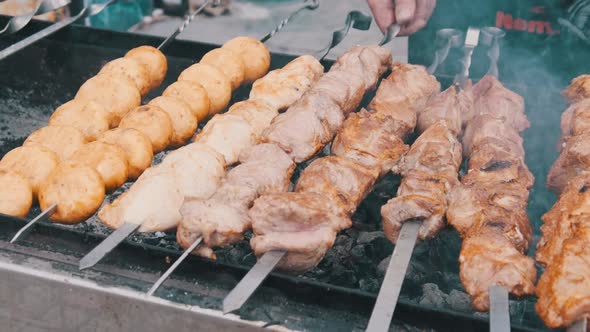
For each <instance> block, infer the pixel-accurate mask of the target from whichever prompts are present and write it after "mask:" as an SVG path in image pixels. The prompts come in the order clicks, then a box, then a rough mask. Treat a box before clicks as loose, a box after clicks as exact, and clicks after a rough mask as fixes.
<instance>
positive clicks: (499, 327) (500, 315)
mask: <svg viewBox="0 0 590 332" xmlns="http://www.w3.org/2000/svg"><path fill="white" fill-rule="evenodd" d="M509 305H510V303H509V302H508V290H506V288H504V287H502V286H498V285H493V286H492V287H490V332H510V308H509Z"/></svg>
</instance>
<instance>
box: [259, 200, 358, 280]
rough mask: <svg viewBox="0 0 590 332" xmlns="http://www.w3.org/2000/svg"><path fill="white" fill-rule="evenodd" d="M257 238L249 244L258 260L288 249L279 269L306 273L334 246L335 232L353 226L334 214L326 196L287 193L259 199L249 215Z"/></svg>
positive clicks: (345, 217)
mask: <svg viewBox="0 0 590 332" xmlns="http://www.w3.org/2000/svg"><path fill="white" fill-rule="evenodd" d="M248 215H249V217H250V219H251V220H252V229H253V230H254V234H256V236H254V237H253V238H252V240H251V241H250V245H251V246H252V249H253V250H254V253H255V254H256V256H257V257H260V256H262V255H263V254H264V253H265V252H267V251H270V250H287V251H288V253H287V254H286V255H285V257H284V258H283V259H282V260H281V261H280V262H279V264H278V268H279V269H281V270H284V271H288V272H292V273H303V272H306V271H308V270H310V269H312V268H313V267H315V266H316V265H317V264H318V263H319V262H320V261H321V260H322V258H323V257H324V255H325V253H326V251H327V250H328V249H329V248H330V247H332V245H333V244H334V241H335V239H336V229H337V228H339V227H340V225H351V224H352V222H351V221H350V218H349V217H348V216H346V215H342V214H340V213H339V211H335V209H334V203H333V202H332V201H331V200H330V199H329V198H327V197H326V196H325V195H322V194H317V193H312V192H286V193H285V192H284V193H275V194H267V195H263V196H261V197H260V198H258V199H257V200H256V201H255V202H254V206H253V207H252V208H251V209H250V211H249V213H248Z"/></svg>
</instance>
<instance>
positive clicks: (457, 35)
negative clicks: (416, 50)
mask: <svg viewBox="0 0 590 332" xmlns="http://www.w3.org/2000/svg"><path fill="white" fill-rule="evenodd" d="M462 36H463V33H461V31H459V30H457V29H440V30H438V31H437V32H436V45H437V48H436V51H435V52H434V60H433V62H432V64H431V65H430V66H429V67H428V73H429V74H434V72H435V71H436V70H437V69H438V66H440V65H441V64H442V63H443V62H444V61H445V60H446V59H447V56H448V55H449V51H450V50H451V48H452V47H459V46H461V42H462V38H461V37H462Z"/></svg>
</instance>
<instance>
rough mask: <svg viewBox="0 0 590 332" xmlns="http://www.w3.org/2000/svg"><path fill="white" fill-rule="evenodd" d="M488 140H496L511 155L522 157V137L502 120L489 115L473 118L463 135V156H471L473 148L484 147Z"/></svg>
mask: <svg viewBox="0 0 590 332" xmlns="http://www.w3.org/2000/svg"><path fill="white" fill-rule="evenodd" d="M490 139H496V142H500V143H499V144H502V146H504V149H505V150H507V151H510V152H511V153H512V154H513V155H518V156H524V147H523V140H522V137H520V135H519V134H518V132H517V131H516V130H515V129H513V128H512V127H511V126H510V125H508V124H507V123H506V122H504V121H503V120H502V119H498V118H494V117H493V116H490V115H479V116H476V117H474V118H473V119H472V120H471V121H470V122H469V124H468V125H467V127H466V128H465V133H464V134H463V139H462V142H463V156H465V157H469V156H471V155H472V154H473V153H472V149H473V148H474V147H481V146H484V145H485V144H486V143H488V141H489V140H490Z"/></svg>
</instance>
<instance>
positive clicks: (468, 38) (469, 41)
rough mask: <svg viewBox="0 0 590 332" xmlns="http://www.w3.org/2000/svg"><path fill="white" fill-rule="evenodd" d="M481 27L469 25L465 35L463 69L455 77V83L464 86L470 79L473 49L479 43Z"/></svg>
mask: <svg viewBox="0 0 590 332" xmlns="http://www.w3.org/2000/svg"><path fill="white" fill-rule="evenodd" d="M479 32H480V31H479V29H477V28H473V27H469V29H467V34H466V35H465V46H464V47H463V49H464V52H465V55H464V57H463V70H462V71H461V73H460V74H458V75H457V77H456V78H455V83H458V84H459V86H460V87H464V86H465V83H466V82H467V80H468V79H469V68H471V57H472V55H473V50H474V49H475V47H477V44H479Z"/></svg>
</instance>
